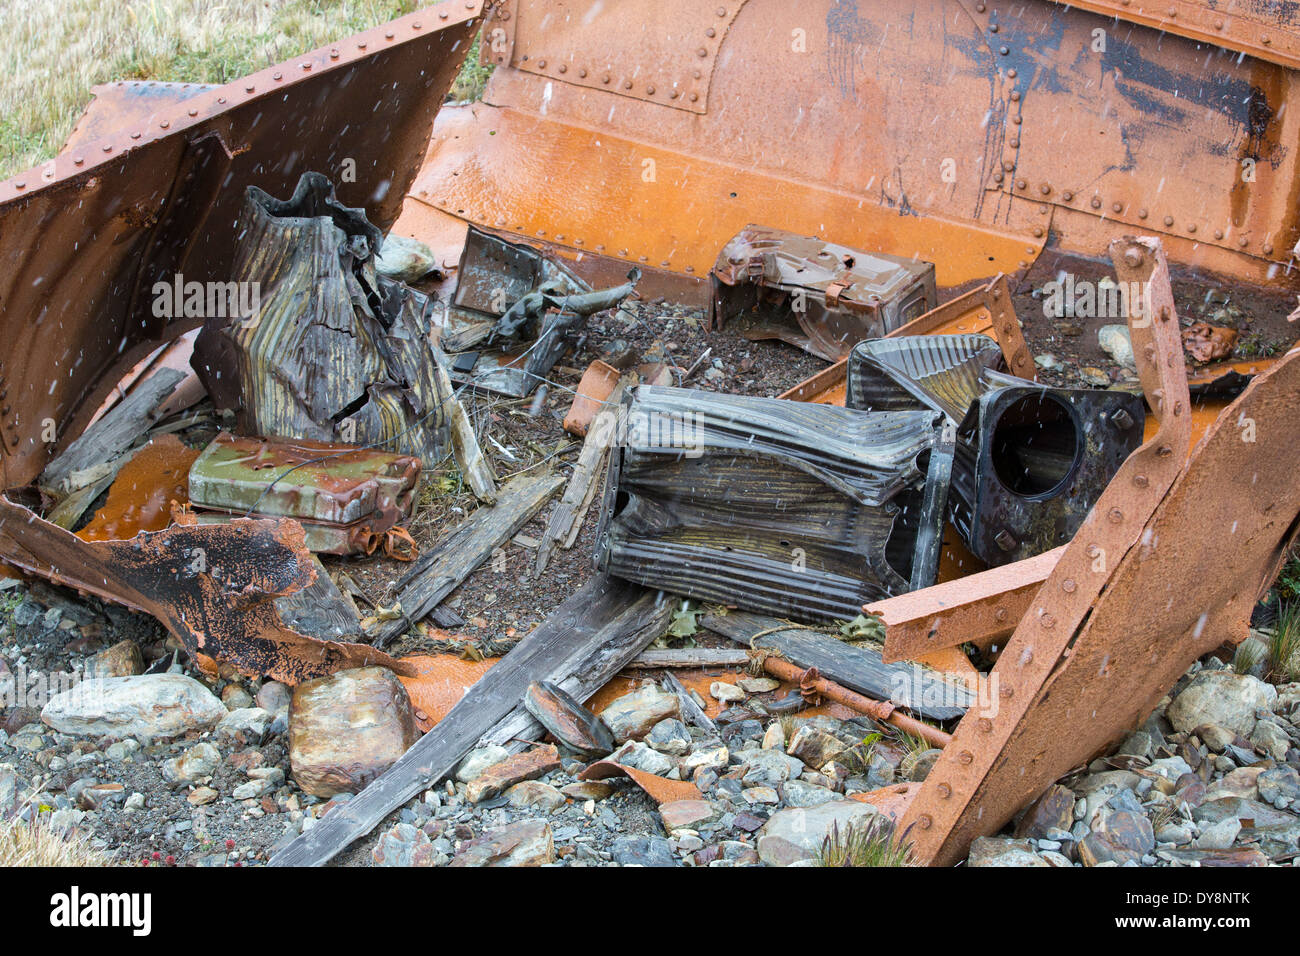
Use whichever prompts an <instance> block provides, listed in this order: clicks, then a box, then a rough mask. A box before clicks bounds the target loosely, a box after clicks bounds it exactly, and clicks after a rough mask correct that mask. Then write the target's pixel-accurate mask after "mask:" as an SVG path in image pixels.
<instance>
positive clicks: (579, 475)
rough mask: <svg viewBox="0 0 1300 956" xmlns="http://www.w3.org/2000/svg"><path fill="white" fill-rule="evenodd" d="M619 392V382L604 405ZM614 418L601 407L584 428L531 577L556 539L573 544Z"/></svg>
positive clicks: (595, 485)
mask: <svg viewBox="0 0 1300 956" xmlns="http://www.w3.org/2000/svg"><path fill="white" fill-rule="evenodd" d="M622 395H623V386H622V384H621V383H620V384H619V385H618V386H616V387H615V389H614V391H613V393H612V394H611V395H610V396H609V400H608V403H607V404H606V406H605V407H606V408H611V407H614V406H617V404H618V402H619V401H620V400H621V398H622ZM615 420H616V416H615V413H613V412H610V411H605V410H602V411H601V412H600V413H599V414H598V415H597V416H596V420H595V421H594V422H592V425H591V428H590V429H588V431H587V437H586V439H585V440H584V441H583V443H582V451H580V452H579V453H578V460H577V462H576V463H575V464H574V466H573V474H572V475H571V476H570V478H569V484H568V485H567V486H566V487H565V489H564V494H563V495H562V496H561V498H560V503H559V504H558V505H556V507H555V511H553V512H552V513H551V519H550V521H549V522H547V525H546V533H545V534H543V535H542V540H541V543H540V544H538V546H537V560H536V562H535V563H534V565H533V577H539V576H540V575H541V573H542V572H543V571H545V570H546V565H547V562H549V561H550V559H551V552H552V551H553V550H554V549H555V546H556V544H557V543H558V544H559V545H560V546H561V547H562V548H566V549H567V548H571V547H573V542H574V541H575V540H577V535H578V532H579V531H580V530H581V528H582V520H583V518H585V517H586V515H587V509H589V508H590V507H591V501H592V498H594V497H595V494H596V489H597V488H598V487H599V486H600V476H601V475H602V474H604V471H605V469H604V468H603V467H602V465H603V463H604V461H605V456H606V455H608V454H609V446H610V432H611V429H612V427H613V425H614V422H615Z"/></svg>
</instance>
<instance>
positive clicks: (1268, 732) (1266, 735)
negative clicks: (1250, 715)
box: [1250, 720, 1291, 763]
mask: <svg viewBox="0 0 1300 956" xmlns="http://www.w3.org/2000/svg"><path fill="white" fill-rule="evenodd" d="M1250 742H1251V743H1252V744H1254V745H1255V746H1256V747H1258V748H1259V749H1260V750H1262V751H1264V752H1265V753H1266V754H1268V755H1269V756H1270V757H1272V758H1273V759H1274V760H1276V761H1277V762H1278V763H1281V762H1282V761H1284V760H1286V752H1287V751H1288V750H1290V749H1291V738H1290V737H1288V736H1287V735H1286V732H1285V731H1283V730H1282V728H1281V727H1279V726H1278V725H1277V724H1275V723H1273V722H1272V721H1271V720H1261V721H1258V722H1256V724H1255V729H1254V730H1253V731H1251V733H1250Z"/></svg>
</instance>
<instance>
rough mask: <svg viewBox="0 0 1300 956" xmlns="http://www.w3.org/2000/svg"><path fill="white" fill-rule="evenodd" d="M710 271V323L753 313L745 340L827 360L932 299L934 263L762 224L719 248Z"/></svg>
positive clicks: (919, 310) (905, 319) (888, 327)
mask: <svg viewBox="0 0 1300 956" xmlns="http://www.w3.org/2000/svg"><path fill="white" fill-rule="evenodd" d="M710 276H711V277H712V280H713V299H712V310H713V326H714V328H721V327H722V326H723V324H724V323H726V322H728V321H729V320H732V319H736V318H738V317H741V316H742V315H746V314H747V313H752V314H754V315H753V316H751V317H750V318H751V324H750V326H749V327H748V328H747V330H746V334H747V335H749V337H750V338H779V339H782V340H783V341H786V342H789V343H790V344H791V345H796V346H798V347H799V348H802V349H805V350H806V351H809V352H812V353H813V354H814V355H818V356H821V357H822V358H824V359H828V360H830V361H832V362H833V361H836V360H837V359H841V358H844V356H845V355H847V354H848V352H849V350H850V349H851V348H853V346H854V345H855V344H857V343H858V342H860V341H861V340H862V339H867V338H877V337H879V336H882V335H885V334H887V333H889V332H892V331H894V330H895V329H897V328H900V327H902V326H904V325H906V324H907V323H908V322H910V321H911V320H912V319H915V318H917V317H918V316H920V315H922V314H924V313H926V312H929V311H930V310H931V309H933V308H934V307H935V306H936V305H938V304H939V302H938V297H937V295H936V293H935V285H934V265H933V263H929V262H920V261H917V260H914V259H904V258H902V257H900V256H891V255H885V254H883V253H870V252H863V251H862V250H860V249H850V248H848V247H847V246H841V245H836V244H835V243H831V242H825V241H823V240H821V239H818V238H816V237H815V236H800V235H796V234H794V233H791V232H785V231H783V230H780V229H767V228H764V227H761V226H747V227H745V229H744V230H743V231H742V232H740V233H739V234H738V235H737V236H735V237H734V238H732V239H731V241H730V242H728V243H727V244H726V245H725V246H723V247H722V252H721V253H719V255H718V261H717V262H716V263H715V264H714V266H713V270H712V272H711V273H710ZM754 317H757V319H758V323H757V324H752V321H753V318H754Z"/></svg>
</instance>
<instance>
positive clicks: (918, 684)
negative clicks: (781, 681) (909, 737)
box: [700, 611, 975, 720]
mask: <svg viewBox="0 0 1300 956" xmlns="http://www.w3.org/2000/svg"><path fill="white" fill-rule="evenodd" d="M700 624H701V625H702V626H704V627H706V628H708V629H709V630H710V631H713V632H714V633H716V634H721V635H722V636H723V637H729V638H731V639H732V640H733V641H738V642H739V643H741V644H744V645H746V646H751V647H759V648H771V649H773V650H777V651H780V652H781V656H782V657H784V658H785V659H786V660H788V661H790V662H792V663H794V664H798V665H799V666H800V667H815V668H817V670H818V671H820V672H821V675H822V676H823V677H826V678H828V679H830V680H833V681H835V682H836V683H838V684H842V685H844V686H845V687H847V688H849V689H850V690H854V691H857V692H858V693H859V694H864V695H866V696H867V697H873V698H875V699H876V700H885V701H892V702H893V703H895V704H897V705H898V706H900V707H906V708H907V709H908V710H910V711H912V712H914V713H916V714H919V715H920V716H922V717H928V718H930V719H931V720H952V719H954V718H957V717H960V716H962V715H963V714H964V713H966V710H967V708H968V707H970V706H971V705H972V704H974V703H975V694H974V692H972V691H971V690H970V689H969V688H968V687H966V686H965V685H958V684H955V683H951V682H948V681H945V680H942V679H941V678H940V677H939V676H938V675H937V674H936V673H935V672H934V671H929V670H926V669H925V668H923V667H919V666H917V665H915V664H886V663H885V662H884V661H883V660H882V659H881V654H880V651H877V650H875V649H873V648H870V647H866V646H858V645H853V644H846V643H845V642H844V641H840V640H837V639H836V638H834V637H831V636H830V635H829V634H826V633H824V632H820V631H816V630H813V629H811V628H803V627H798V626H796V625H793V624H791V623H790V622H789V621H781V620H778V619H777V618H774V617H766V616H764V615H761V614H750V613H748V612H745V611H732V612H731V613H729V614H725V615H716V614H710V615H707V616H705V617H703V618H701V619H700ZM751 641H752V644H751Z"/></svg>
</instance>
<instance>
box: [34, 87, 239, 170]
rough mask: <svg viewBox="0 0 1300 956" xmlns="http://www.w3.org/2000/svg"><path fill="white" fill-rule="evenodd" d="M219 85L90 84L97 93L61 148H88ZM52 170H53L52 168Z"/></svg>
mask: <svg viewBox="0 0 1300 956" xmlns="http://www.w3.org/2000/svg"><path fill="white" fill-rule="evenodd" d="M214 89H216V87H215V86H210V85H207V84H203V83H159V82H156V81H154V80H144V81H141V80H120V81H118V82H116V83H101V84H99V85H97V86H92V87H91V88H90V93H91V95H92V96H93V97H94V99H92V100H91V101H90V105H89V106H87V107H86V112H84V113H82V114H81V118H80V119H78V120H77V125H76V126H74V127H73V128H72V132H71V133H70V134H69V135H68V139H67V141H66V142H65V143H64V144H63V149H62V150H61V152H68V151H70V150H81V149H85V148H86V146H87V145H90V144H93V143H94V142H95V141H96V140H100V139H103V138H104V137H106V136H111V135H112V134H113V133H115V132H117V131H118V130H120V129H122V128H124V127H128V126H134V125H138V124H141V123H143V122H145V121H147V120H148V119H149V117H151V116H152V115H153V114H154V113H158V112H164V113H167V112H171V111H173V110H175V108H176V107H177V106H179V105H180V104H181V103H184V102H185V101H186V100H188V99H191V98H193V97H195V96H198V95H199V94H200V93H206V92H208V91H209V90H214ZM51 172H53V171H51Z"/></svg>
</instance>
